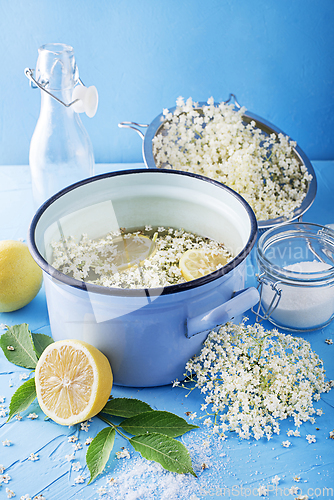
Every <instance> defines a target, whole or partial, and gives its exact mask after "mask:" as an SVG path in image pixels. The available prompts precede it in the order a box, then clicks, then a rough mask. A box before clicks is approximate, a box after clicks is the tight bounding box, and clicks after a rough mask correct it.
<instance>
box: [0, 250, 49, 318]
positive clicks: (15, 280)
mask: <svg viewBox="0 0 334 500" xmlns="http://www.w3.org/2000/svg"><path fill="white" fill-rule="evenodd" d="M42 279H43V273H42V270H41V269H40V268H39V267H38V265H37V264H36V262H35V261H34V259H33V258H32V256H31V254H30V252H29V249H28V247H27V245H26V244H25V243H21V242H20V241H14V240H4V241H0V312H11V311H16V310H17V309H21V307H23V306H25V305H27V304H29V302H31V301H32V299H33V298H34V297H35V296H36V295H37V293H38V292H39V289H40V288H41V285H42Z"/></svg>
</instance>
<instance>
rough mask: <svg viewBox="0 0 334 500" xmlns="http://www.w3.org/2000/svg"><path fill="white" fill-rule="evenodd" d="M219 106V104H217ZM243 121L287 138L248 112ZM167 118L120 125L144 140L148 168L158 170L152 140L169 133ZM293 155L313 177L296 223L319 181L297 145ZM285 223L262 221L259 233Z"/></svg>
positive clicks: (295, 211) (293, 217)
mask: <svg viewBox="0 0 334 500" xmlns="http://www.w3.org/2000/svg"><path fill="white" fill-rule="evenodd" d="M232 99H234V104H235V106H236V108H240V105H239V103H238V102H237V100H236V97H235V96H234V94H230V97H229V99H228V100H227V101H226V103H228V102H230V101H231V100H232ZM206 104H207V103H205V102H200V103H199V108H201V107H203V106H204V105H206ZM216 105H218V104H216ZM175 109H176V107H175V106H174V107H173V108H170V109H169V111H170V112H171V113H174V111H175ZM243 120H244V122H245V123H250V122H251V121H254V122H255V123H256V126H257V127H258V128H259V129H261V131H262V132H263V133H264V134H267V135H270V134H272V133H274V134H276V135H278V134H283V135H285V136H286V134H285V133H284V132H283V131H282V130H280V129H279V128H277V127H276V126H275V125H273V124H271V123H270V122H268V121H266V120H265V119H263V118H261V117H259V116H257V115H255V114H253V113H251V112H248V111H246V112H245V113H244V114H243ZM165 123H166V120H165V116H164V114H163V113H161V114H160V115H158V116H157V117H156V118H155V119H154V120H153V121H152V122H151V123H150V124H149V125H147V124H140V123H136V122H121V123H119V127H120V128H131V129H133V130H135V131H136V132H137V133H138V134H139V135H140V137H141V138H142V139H143V144H142V153H143V160H144V163H145V165H146V167H147V168H157V165H156V160H155V157H154V154H153V148H152V140H153V138H154V137H155V136H157V135H159V134H167V131H166V129H165ZM141 128H144V129H146V133H145V134H144V133H143V132H142V130H140V129H141ZM293 154H294V155H295V157H296V159H297V161H298V162H299V164H300V165H301V166H302V165H304V167H305V168H306V170H307V172H308V173H309V174H311V175H312V180H311V182H310V183H309V186H308V190H307V193H306V196H305V198H304V199H303V201H302V203H301V205H300V206H299V207H298V208H296V209H295V210H294V212H293V216H292V217H291V218H290V219H289V221H296V220H299V221H300V220H301V218H302V215H303V214H304V213H305V212H306V211H307V210H308V209H309V208H310V206H311V205H312V203H313V201H314V198H315V195H316V192H317V180H316V175H315V172H314V169H313V167H312V164H311V162H310V160H309V159H308V157H307V156H306V154H305V153H304V152H303V151H302V149H301V148H300V147H299V146H298V145H297V146H296V147H295V148H293ZM283 222H287V218H286V217H277V218H275V219H268V220H260V221H258V229H259V231H264V230H267V229H269V228H271V227H273V226H276V225H278V224H282V223H283Z"/></svg>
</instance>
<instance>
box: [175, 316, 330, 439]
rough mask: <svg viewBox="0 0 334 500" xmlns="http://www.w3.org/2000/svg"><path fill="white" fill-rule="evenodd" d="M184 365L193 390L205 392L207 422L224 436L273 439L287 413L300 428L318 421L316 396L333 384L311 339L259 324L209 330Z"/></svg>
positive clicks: (214, 430) (204, 406) (225, 326)
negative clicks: (200, 345)
mask: <svg viewBox="0 0 334 500" xmlns="http://www.w3.org/2000/svg"><path fill="white" fill-rule="evenodd" d="M186 370H187V372H188V374H190V380H192V381H195V386H194V387H193V388H192V389H191V390H193V389H194V388H195V387H197V388H199V389H200V391H201V393H202V394H203V395H204V403H203V404H202V407H201V410H202V411H205V412H206V413H207V415H206V417H207V418H206V420H205V422H204V423H205V424H206V425H208V426H213V432H214V433H219V434H220V435H221V437H222V438H223V439H225V438H226V432H227V431H235V432H236V433H237V434H238V435H239V436H240V437H241V438H244V439H249V438H250V437H254V438H255V439H260V438H262V437H263V436H266V437H267V438H268V439H270V437H271V436H272V434H273V433H276V434H279V432H280V426H279V421H280V420H284V419H286V418H288V417H293V419H294V423H295V426H296V427H300V425H301V424H302V423H303V422H306V421H311V422H313V423H314V421H315V419H314V417H313V415H314V414H315V413H317V411H316V410H315V409H314V407H313V401H317V400H319V399H320V394H321V393H322V392H327V391H329V390H330V388H331V383H330V382H325V371H324V368H323V363H322V361H321V359H320V358H319V357H318V355H317V354H316V353H315V352H313V351H312V349H311V346H310V344H309V342H307V341H305V340H304V339H302V338H297V337H292V336H291V335H285V334H282V333H279V332H278V331H277V330H272V331H266V330H265V329H264V328H263V326H262V325H260V324H258V323H257V324H255V325H249V326H246V324H245V322H242V323H240V324H239V325H235V324H232V323H226V325H224V326H222V327H220V329H219V330H218V331H212V332H210V334H209V336H208V337H207V340H206V341H205V343H204V346H203V348H202V351H201V353H200V354H199V356H196V357H194V358H192V359H191V360H190V361H189V362H188V363H187V365H186ZM183 386H184V384H183Z"/></svg>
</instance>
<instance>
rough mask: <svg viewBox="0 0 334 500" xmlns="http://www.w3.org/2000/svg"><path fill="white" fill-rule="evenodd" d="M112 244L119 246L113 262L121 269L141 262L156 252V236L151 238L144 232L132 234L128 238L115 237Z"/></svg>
mask: <svg viewBox="0 0 334 500" xmlns="http://www.w3.org/2000/svg"><path fill="white" fill-rule="evenodd" d="M112 244H113V245H115V246H116V247H117V255H116V256H115V257H114V260H113V263H114V264H115V266H116V267H117V269H118V270H119V271H122V270H124V269H127V268H129V267H132V266H134V265H136V264H137V265H138V264H141V263H142V262H143V261H144V260H145V259H147V258H148V257H150V256H152V255H154V253H155V252H156V246H155V240H154V237H153V239H151V238H149V237H148V236H145V235H142V234H139V235H130V236H129V237H127V238H125V237H124V236H119V237H117V238H115V239H113V241H112Z"/></svg>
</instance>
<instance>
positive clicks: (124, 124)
mask: <svg viewBox="0 0 334 500" xmlns="http://www.w3.org/2000/svg"><path fill="white" fill-rule="evenodd" d="M118 126H119V128H132V129H133V130H135V131H136V132H137V133H138V134H139V135H140V137H141V138H142V139H144V137H145V135H144V134H143V132H142V131H141V130H139V129H138V128H137V127H140V128H148V127H149V125H145V124H141V123H136V122H121V123H119V124H118Z"/></svg>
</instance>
